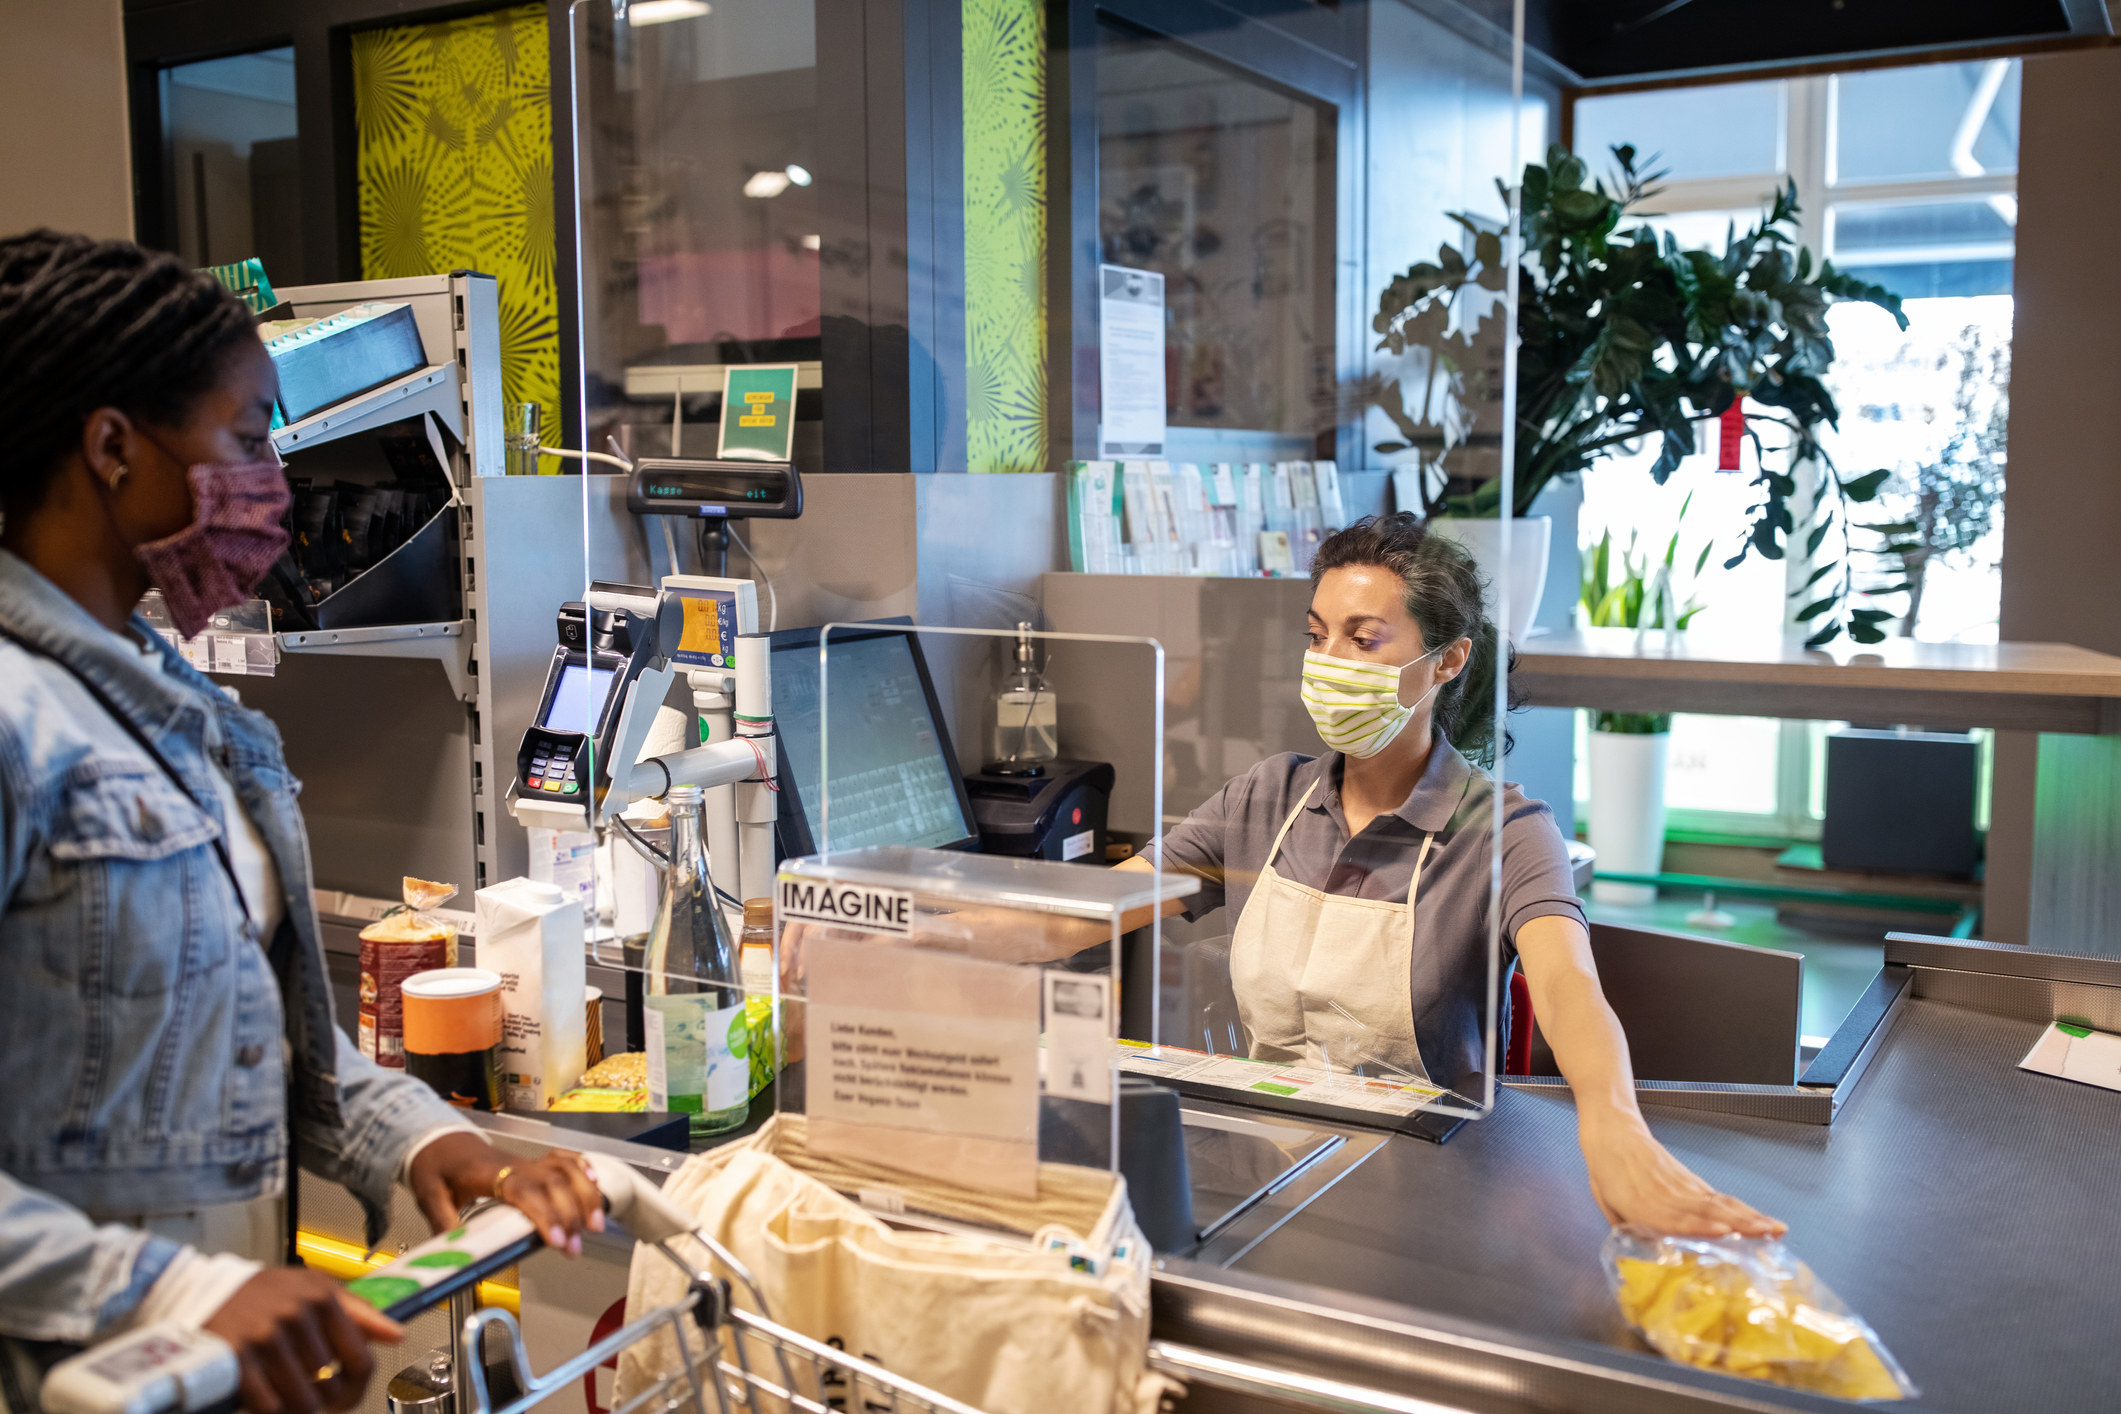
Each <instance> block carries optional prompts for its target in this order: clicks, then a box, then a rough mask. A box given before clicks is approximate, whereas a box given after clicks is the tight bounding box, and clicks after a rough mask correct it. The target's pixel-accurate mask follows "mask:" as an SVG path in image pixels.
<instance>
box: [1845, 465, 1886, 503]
mask: <svg viewBox="0 0 2121 1414" xmlns="http://www.w3.org/2000/svg"><path fill="white" fill-rule="evenodd" d="M1892 474H1893V473H1892V471H1891V470H1890V469H1888V468H1884V467H1881V468H1880V469H1878V470H1877V471H1866V472H1865V473H1863V475H1861V476H1856V477H1851V478H1850V479H1848V480H1847V481H1844V482H1842V483H1841V490H1842V493H1843V494H1844V495H1846V496H1847V497H1848V498H1849V499H1850V500H1851V501H1868V500H1871V499H1872V498H1873V497H1875V496H1876V495H1877V494H1878V488H1879V487H1881V486H1883V485H1885V479H1886V478H1887V477H1888V476H1891V475H1892Z"/></svg>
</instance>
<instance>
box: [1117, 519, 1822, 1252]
mask: <svg viewBox="0 0 2121 1414" xmlns="http://www.w3.org/2000/svg"><path fill="white" fill-rule="evenodd" d="M1311 582H1312V592H1311V608H1310V613H1309V615H1308V628H1307V636H1308V639H1309V642H1310V651H1309V652H1307V653H1305V655H1304V667H1303V688H1302V692H1303V701H1304V705H1305V706H1306V707H1307V708H1308V709H1309V710H1310V713H1311V718H1312V720H1313V721H1314V722H1315V723H1316V724H1317V726H1318V732H1319V735H1320V736H1321V737H1322V738H1323V739H1324V740H1325V742H1326V744H1327V745H1328V746H1329V747H1331V748H1332V749H1331V750H1329V751H1327V752H1326V753H1325V754H1324V755H1323V756H1319V757H1315V758H1306V757H1303V756H1297V755H1294V754H1289V755H1282V756H1276V757H1274V758H1272V759H1270V760H1267V761H1262V762H1261V763H1260V764H1259V765H1257V766H1255V767H1253V768H1252V769H1251V770H1250V771H1248V772H1246V773H1245V774H1244V775H1242V776H1239V777H1238V778H1236V779H1235V780H1233V781H1231V782H1230V783H1229V784H1228V785H1226V786H1224V787H1223V789H1222V792H1221V793H1220V794H1218V795H1217V796H1216V797H1215V798H1214V799H1212V800H1210V801H1208V802H1207V803H1206V804H1205V805H1203V806H1201V808H1200V809H1198V810H1196V811H1194V812H1193V814H1192V815H1190V816H1188V817H1187V818H1186V820H1185V821H1184V822H1182V823H1181V824H1180V825H1178V826H1177V828H1175V829H1173V830H1172V831H1171V832H1170V833H1169V834H1167V835H1166V836H1165V837H1164V840H1163V844H1162V849H1163V861H1164V867H1165V868H1167V869H1170V870H1173V871H1179V872H1185V873H1192V874H1197V875H1199V876H1200V877H1201V879H1202V881H1203V885H1202V888H1201V891H1200V892H1199V893H1198V894H1196V895H1195V896H1193V897H1192V898H1191V899H1188V900H1186V901H1184V902H1183V903H1182V904H1181V903H1180V902H1177V901H1174V902H1172V903H1170V904H1167V905H1166V909H1167V910H1168V911H1170V912H1178V911H1180V910H1181V909H1183V911H1184V912H1185V913H1186V914H1187V915H1188V916H1189V917H1197V916H1199V915H1201V914H1204V913H1206V912H1208V911H1209V910H1210V909H1213V908H1217V907H1228V908H1229V909H1230V910H1231V912H1232V913H1233V914H1235V915H1236V918H1237V927H1236V930H1235V935H1234V938H1233V941H1232V944H1231V949H1230V979H1231V982H1232V984H1233V987H1234V989H1235V991H1236V994H1237V1005H1238V1011H1239V1014H1240V1016H1241V1017H1242V1018H1243V1020H1244V1024H1245V1029H1246V1032H1247V1034H1248V1036H1249V1038H1250V1044H1251V1051H1252V1054H1253V1055H1254V1056H1255V1057H1258V1058H1261V1059H1267V1060H1280V1061H1289V1062H1309V1063H1313V1064H1319V1065H1331V1066H1334V1067H1337V1068H1342V1069H1349V1068H1353V1067H1355V1066H1358V1065H1364V1066H1367V1067H1369V1068H1370V1069H1372V1070H1377V1069H1389V1070H1394V1071H1398V1072H1400V1073H1402V1074H1407V1075H1411V1076H1416V1077H1420V1078H1422V1079H1425V1080H1427V1081H1428V1082H1430V1083H1432V1084H1435V1085H1439V1086H1442V1087H1444V1088H1445V1089H1458V1088H1460V1087H1461V1086H1463V1085H1464V1084H1466V1082H1468V1081H1469V1080H1476V1081H1477V1077H1478V1075H1479V1074H1480V1072H1481V1071H1482V1070H1483V1068H1484V1066H1485V1033H1484V1027H1483V1024H1482V1023H1483V1017H1484V1014H1485V1011H1486V998H1487V978H1488V971H1487V941H1488V899H1489V861H1490V859H1491V858H1492V857H1493V856H1492V844H1491V840H1492V838H1493V819H1494V803H1493V792H1494V790H1495V786H1494V784H1493V782H1492V780H1491V778H1490V777H1489V776H1488V775H1487V774H1486V773H1485V772H1482V771H1479V770H1476V769H1475V768H1474V767H1473V766H1471V765H1470V764H1468V762H1467V760H1466V756H1467V755H1468V754H1471V755H1474V756H1487V755H1490V754H1491V753H1492V752H1493V748H1494V743H1495V723H1494V719H1493V705H1492V704H1493V702H1494V685H1495V684H1494V673H1495V657H1496V649H1495V640H1496V635H1495V631H1494V628H1493V627H1492V625H1490V624H1489V623H1487V622H1486V620H1485V618H1484V616H1483V611H1482V608H1481V593H1480V589H1481V586H1480V578H1479V576H1478V574H1477V573H1476V571H1475V569H1474V566H1473V563H1472V561H1471V559H1470V558H1469V557H1468V556H1467V555H1466V553H1465V551H1464V550H1462V549H1460V548H1459V546H1458V545H1457V544H1456V543H1455V542H1453V541H1450V540H1447V539H1444V538H1443V537H1441V536H1431V535H1429V534H1427V533H1426V532H1425V531H1424V529H1423V527H1422V525H1421V523H1420V522H1419V521H1418V520H1416V519H1415V518H1414V517H1412V516H1409V515H1389V516H1379V517H1375V518H1372V519H1368V520H1364V521H1360V522H1358V523H1357V524H1355V525H1352V526H1350V527H1348V528H1347V529H1346V530H1343V531H1340V532H1339V533H1337V534H1335V535H1333V536H1331V537H1330V538H1329V539H1327V540H1326V542H1325V543H1324V544H1323V545H1321V546H1320V547H1319V550H1318V554H1317V557H1316V558H1315V559H1314V560H1313V561H1312V566H1311ZM1502 791H1503V827H1502V920H1501V921H1502V928H1501V937H1502V947H1503V949H1504V953H1503V956H1502V958H1501V960H1500V961H1501V965H1502V966H1503V967H1505V968H1506V967H1507V966H1508V964H1509V962H1510V959H1511V957H1512V956H1513V955H1514V956H1515V958H1516V960H1517V962H1518V964H1519V965H1520V966H1522V967H1523V968H1524V971H1525V977H1526V980H1527V981H1528V982H1529V983H1530V984H1531V990H1532V1006H1533V1011H1534V1013H1535V1014H1536V1015H1537V1016H1538V1018H1539V1025H1540V1029H1541V1030H1542V1031H1543V1032H1544V1033H1545V1035H1546V1038H1547V1041H1548V1043H1549V1044H1550V1045H1551V1046H1552V1047H1553V1051H1554V1058H1555V1060H1556V1061H1557V1062H1558V1063H1559V1065H1560V1067H1561V1072H1562V1074H1563V1075H1564V1076H1566V1077H1567V1079H1568V1081H1569V1087H1570V1090H1571V1091H1572V1092H1573V1093H1574V1095H1575V1097H1576V1107H1577V1115H1578V1134H1579V1137H1580V1139H1581V1142H1582V1145H1583V1156H1584V1162H1585V1165H1586V1166H1587V1167H1588V1169H1589V1170H1590V1180H1591V1193H1592V1196H1593V1197H1594V1198H1595V1199H1596V1200H1597V1202H1598V1205H1599V1207H1600V1208H1602V1209H1603V1210H1604V1212H1605V1215H1606V1217H1607V1218H1608V1219H1610V1220H1611V1221H1613V1222H1615V1223H1621V1222H1635V1223H1640V1224H1643V1225H1645V1226H1647V1227H1650V1228H1653V1229H1656V1230H1658V1231H1661V1232H1670V1233H1680V1234H1694V1235H1720V1234H1723V1233H1730V1232H1738V1233H1745V1234H1765V1233H1773V1232H1779V1231H1781V1228H1782V1225H1781V1224H1780V1223H1777V1222H1775V1221H1774V1220H1773V1219H1771V1218H1767V1217H1764V1216H1762V1215H1761V1214H1760V1213H1757V1212H1755V1211H1754V1210H1753V1209H1751V1208H1749V1207H1747V1206H1746V1205H1745V1204H1744V1203H1741V1202H1739V1201H1738V1200H1737V1199H1735V1198H1731V1197H1728V1196H1726V1195H1724V1194H1721V1193H1718V1192H1717V1191H1716V1190H1714V1189H1713V1188H1711V1187H1709V1186H1708V1185H1707V1184H1706V1183H1703V1182H1702V1181H1701V1180H1700V1179H1699V1178H1697V1177H1695V1176H1694V1175H1693V1174H1692V1173H1691V1172H1689V1171H1688V1170H1687V1169H1686V1168H1685V1167H1684V1166H1683V1165H1682V1164H1680V1162H1679V1161H1678V1160H1677V1159H1675V1158H1673V1157H1672V1156H1671V1154H1670V1153H1668V1152H1666V1150H1665V1148H1664V1146H1663V1145H1661V1144H1659V1143H1658V1142H1657V1140H1656V1139H1655V1138H1654V1137H1652V1135H1651V1134H1650V1131H1649V1127H1648V1126H1647V1125H1646V1124H1644V1122H1643V1118H1642V1113H1641V1111H1640V1110H1639V1109H1638V1108H1637V1107H1636V1104H1635V1090H1634V1079H1633V1076H1632V1075H1631V1073H1630V1071H1629V1066H1628V1047H1627V1040H1626V1038H1625V1037H1624V1036H1623V1035H1622V1034H1621V1030H1620V1024H1619V1022H1618V1021H1616V1020H1615V1019H1614V1016H1613V1012H1612V1010H1611V1008H1609V1007H1608V1006H1607V1005H1606V1000H1605V996H1604V994H1603V993H1602V992H1601V991H1600V990H1599V987H1598V974H1597V970H1596V968H1595V966H1594V965H1593V963H1592V960H1591V949H1590V935H1589V932H1588V931H1587V930H1586V928H1585V925H1584V915H1583V906H1582V904H1580V903H1579V902H1578V901H1577V899H1576V896H1575V892H1574V890H1573V889H1572V888H1571V886H1570V873H1569V863H1568V854H1567V851H1566V849H1565V848H1564V846H1563V844H1562V838H1561V833H1560V831H1559V830H1557V829H1556V828H1555V826H1554V818H1553V815H1552V813H1551V812H1550V811H1549V810H1548V809H1547V807H1546V806H1545V805H1543V804H1541V803H1540V802H1538V801H1533V800H1527V799H1525V798H1524V796H1523V795H1522V794H1520V793H1519V792H1518V790H1517V788H1516V787H1515V786H1509V785H1505V786H1503V787H1502ZM1121 867H1122V868H1126V867H1133V868H1138V869H1148V868H1151V867H1152V866H1151V865H1150V863H1149V862H1148V861H1147V860H1143V859H1139V858H1137V859H1134V860H1129V861H1128V862H1127V864H1126V865H1122V866H1121Z"/></svg>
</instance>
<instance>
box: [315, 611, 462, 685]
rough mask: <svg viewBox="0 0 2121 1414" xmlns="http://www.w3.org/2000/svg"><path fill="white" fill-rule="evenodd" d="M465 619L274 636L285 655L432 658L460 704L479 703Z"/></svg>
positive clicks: (323, 630) (318, 630) (322, 629)
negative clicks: (314, 654) (444, 674)
mask: <svg viewBox="0 0 2121 1414" xmlns="http://www.w3.org/2000/svg"><path fill="white" fill-rule="evenodd" d="M466 628H467V625H466V622H465V620H463V619H456V620H452V621H451V622H448V623H432V624H387V625H385V626H383V627H381V628H320V629H311V630H309V631H307V632H302V633H282V634H277V635H275V637H276V638H278V640H279V643H280V651H281V652H283V653H335V654H339V655H341V656H344V657H351V658H430V659H433V660H434V661H435V662H437V663H440V664H441V665H442V671H443V672H444V673H446V674H448V675H449V686H450V689H451V690H452V691H454V692H455V693H456V695H457V700H458V701H460V702H472V701H476V700H477V697H478V683H477V681H476V680H475V679H474V677H473V675H472V671H471V635H470V633H468V632H467V631H466Z"/></svg>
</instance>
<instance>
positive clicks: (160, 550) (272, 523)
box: [133, 461, 291, 638]
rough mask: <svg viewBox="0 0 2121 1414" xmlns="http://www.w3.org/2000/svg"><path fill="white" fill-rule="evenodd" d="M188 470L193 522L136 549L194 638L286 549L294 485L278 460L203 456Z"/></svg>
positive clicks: (172, 613) (175, 617) (183, 630)
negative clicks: (290, 485) (283, 521)
mask: <svg viewBox="0 0 2121 1414" xmlns="http://www.w3.org/2000/svg"><path fill="white" fill-rule="evenodd" d="M185 477H186V479H187V480H189V481H190V482H191V497H192V521H191V524H190V525H187V526H185V527H184V529H182V530H180V531H178V532H177V533H176V534H175V535H171V536H168V537H166V538H164V539H161V540H150V541H148V542H147V543H146V544H145V545H136V546H134V547H133V557H134V558H135V559H137V560H138V561H139V562H140V563H141V564H142V565H143V566H145V567H146V569H147V576H148V578H149V579H150V580H152V581H153V582H154V585H155V587H156V588H157V589H159V590H161V591H162V602H163V603H165V604H167V605H168V606H169V617H170V620H171V621H172V622H173V623H175V624H176V626H177V632H178V633H180V634H182V635H183V636H184V637H186V638H194V637H197V636H198V635H199V634H200V633H202V632H204V631H205V629H206V626H207V625H208V624H209V623H210V622H212V620H213V616H214V615H215V614H217V613H219V612H220V611H221V610H223V609H227V608H232V607H234V606H235V605H237V604H240V603H242V602H243V601H244V600H245V599H247V598H249V597H250V592H251V591H252V590H253V589H256V588H257V587H258V584H259V582H260V581H261V580H263V579H264V578H265V572H266V571H267V570H269V569H271V568H272V567H273V563H274V561H276V560H278V559H279V558H280V556H281V555H282V554H284V553H285V552H286V550H287V531H286V529H285V528H284V527H283V526H282V525H281V524H280V520H281V517H283V516H285V515H286V514H287V504H288V501H289V499H290V496H291V493H290V492H289V491H288V489H287V473H286V472H285V471H284V470H283V469H282V468H281V466H280V463H279V462H277V461H257V462H202V463H200V464H198V465H196V466H193V467H191V468H189V469H188V470H186V472H185Z"/></svg>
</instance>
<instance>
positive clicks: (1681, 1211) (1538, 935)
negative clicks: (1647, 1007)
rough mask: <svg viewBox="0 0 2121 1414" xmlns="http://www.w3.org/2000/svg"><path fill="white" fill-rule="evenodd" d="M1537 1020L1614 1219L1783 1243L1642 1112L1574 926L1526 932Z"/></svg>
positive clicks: (1622, 1046)
mask: <svg viewBox="0 0 2121 1414" xmlns="http://www.w3.org/2000/svg"><path fill="white" fill-rule="evenodd" d="M1517 955H1518V957H1519V959H1520V960H1521V962H1522V963H1523V966H1524V971H1525V980H1526V981H1527V982H1529V983H1530V984H1531V988H1532V1014H1533V1015H1534V1016H1536V1017H1538V1018H1539V1029H1540V1031H1541V1032H1542V1033H1544V1034H1545V1036H1546V1038H1547V1044H1548V1045H1549V1046H1551V1047H1552V1048H1553V1050H1554V1060H1555V1062H1556V1064H1557V1065H1559V1067H1560V1069H1561V1073H1562V1075H1563V1077H1564V1078H1566V1079H1567V1080H1568V1082H1569V1089H1570V1090H1571V1091H1572V1092H1573V1093H1574V1095H1575V1096H1576V1126H1577V1138H1578V1140H1579V1141H1580V1142H1581V1143H1582V1145H1583V1161H1584V1167H1585V1168H1586V1169H1588V1170H1589V1171H1590V1176H1591V1196H1592V1198H1594V1199H1596V1200H1597V1203H1598V1206H1599V1208H1600V1210H1601V1211H1603V1212H1604V1213H1605V1215H1606V1220H1607V1221H1609V1222H1611V1223H1613V1224H1615V1225H1616V1226H1617V1225H1619V1224H1621V1223H1633V1224H1636V1225H1638V1226H1641V1227H1646V1228H1649V1229H1651V1230H1652V1231H1655V1232H1667V1233H1673V1234H1675V1235H1679V1236H1686V1237H1721V1236H1724V1235H1726V1234H1729V1233H1739V1234H1742V1235H1744V1236H1748V1237H1765V1236H1773V1235H1777V1234H1780V1233H1781V1232H1782V1231H1783V1230H1784V1227H1783V1224H1782V1223H1780V1222H1777V1221H1776V1220H1775V1219H1773V1218H1771V1217H1768V1216H1766V1215H1765V1214H1762V1213H1758V1212H1755V1211H1754V1210H1753V1209H1752V1208H1750V1207H1748V1206H1746V1205H1745V1204H1744V1203H1741V1202H1739V1201H1738V1200H1737V1199H1736V1198H1733V1197H1731V1196H1730V1195H1729V1194H1726V1193H1719V1192H1717V1191H1716V1190H1715V1189H1714V1188H1711V1187H1710V1186H1709V1185H1708V1184H1706V1183H1704V1182H1703V1181H1702V1180H1701V1179H1700V1178H1699V1177H1697V1176H1696V1175H1695V1174H1694V1172H1693V1170H1691V1169H1689V1168H1688V1167H1687V1166H1686V1165H1685V1164H1682V1163H1680V1162H1679V1160H1677V1159H1675V1158H1673V1157H1672V1155H1671V1153H1670V1151H1669V1150H1667V1149H1666V1148H1665V1147H1664V1145H1662V1144H1660V1143H1658V1142H1657V1138H1656V1136H1655V1135H1653V1134H1651V1133H1650V1127H1649V1125H1648V1124H1647V1123H1645V1122H1644V1120H1643V1118H1642V1110H1641V1108H1640V1107H1639V1106H1638V1105H1637V1104H1636V1103H1635V1075H1634V1069H1633V1067H1632V1066H1631V1065H1630V1064H1629V1062H1628V1042H1627V1037H1626V1036H1625V1035H1623V1034H1622V1032H1621V1030H1620V1022H1619V1020H1618V1019H1617V1018H1616V1017H1615V1016H1614V1015H1613V1009H1612V1008H1611V1007H1610V1006H1608V1005H1606V999H1605V993H1604V992H1603V991H1602V990H1601V989H1600V988H1599V985H1598V968H1597V964H1596V963H1594V962H1593V961H1592V959H1591V940H1590V937H1589V935H1588V934H1586V933H1585V932H1584V928H1583V925H1582V924H1581V923H1578V922H1577V921H1576V920H1575V919H1573V918H1563V917H1548V918H1534V919H1531V920H1529V921H1527V922H1526V923H1525V924H1524V925H1523V926H1522V927H1520V928H1519V929H1518V930H1517Z"/></svg>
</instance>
